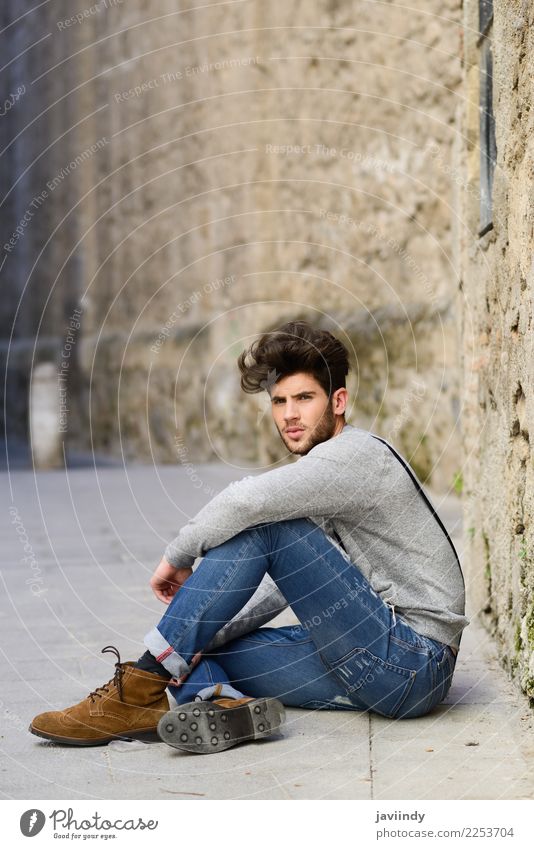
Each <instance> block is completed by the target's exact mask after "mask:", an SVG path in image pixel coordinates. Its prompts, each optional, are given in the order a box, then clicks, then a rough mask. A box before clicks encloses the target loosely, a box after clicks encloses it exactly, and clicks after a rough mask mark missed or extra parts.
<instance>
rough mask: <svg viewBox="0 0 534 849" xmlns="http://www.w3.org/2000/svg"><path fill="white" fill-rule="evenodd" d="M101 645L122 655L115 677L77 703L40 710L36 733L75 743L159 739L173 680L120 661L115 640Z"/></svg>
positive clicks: (116, 666)
mask: <svg viewBox="0 0 534 849" xmlns="http://www.w3.org/2000/svg"><path fill="white" fill-rule="evenodd" d="M102 651H103V652H106V651H113V652H114V653H115V654H116V656H117V658H118V661H117V663H116V664H115V675H114V676H113V678H111V679H110V681H108V683H107V684H104V686H103V687H97V688H96V690H93V692H92V693H89V695H88V696H87V697H86V698H85V699H84V700H83V701H81V702H79V703H78V704H76V705H73V706H72V707H69V708H66V709H65V710H57V711H48V712H47V713H40V714H39V715H38V716H36V717H35V719H34V720H33V721H32V723H31V724H30V727H29V730H30V731H31V732H32V734H37V736H38V737H45V738H46V739H47V740H54V742H56V743H64V744H67V745H70V746H103V745H105V744H106V743H110V742H111V741H112V740H143V739H146V740H150V739H153V740H157V734H156V729H157V726H158V721H159V719H160V718H161V717H162V716H163V715H164V714H165V713H166V712H167V711H168V710H169V700H168V698H167V694H166V692H165V690H166V688H167V685H168V683H169V682H168V681H167V680H166V679H165V678H163V677H162V676H161V675H155V674H154V673H153V672H146V671H145V670H144V669H138V668H137V667H136V665H135V663H133V662H131V661H128V662H126V663H121V659H120V655H119V652H118V651H117V649H116V648H115V647H114V646H106V648H104V649H102Z"/></svg>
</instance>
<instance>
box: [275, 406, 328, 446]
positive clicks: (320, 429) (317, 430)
mask: <svg viewBox="0 0 534 849" xmlns="http://www.w3.org/2000/svg"><path fill="white" fill-rule="evenodd" d="M335 427H336V417H335V414H334V411H333V410H332V407H331V406H330V404H329V405H328V407H327V408H326V410H325V411H324V413H323V415H322V416H321V418H320V419H319V421H318V422H317V424H316V425H315V427H314V428H310V429H309V430H308V429H307V428H306V429H305V431H304V434H303V436H302V438H301V439H300V441H299V442H292V441H289V440H288V437H287V436H286V434H285V433H283V432H282V431H279V433H280V436H281V438H282V441H283V443H284V445H285V446H286V448H287V449H288V451H290V452H291V453H292V454H307V453H308V451H311V449H312V448H314V447H315V446H316V445H319V443H321V442H325V441H326V440H327V439H331V438H332V436H333V435H334V430H335Z"/></svg>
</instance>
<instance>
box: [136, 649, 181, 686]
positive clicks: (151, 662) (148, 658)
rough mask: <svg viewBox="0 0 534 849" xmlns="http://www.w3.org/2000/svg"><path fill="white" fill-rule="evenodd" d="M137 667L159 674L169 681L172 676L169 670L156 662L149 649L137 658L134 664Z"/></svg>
mask: <svg viewBox="0 0 534 849" xmlns="http://www.w3.org/2000/svg"><path fill="white" fill-rule="evenodd" d="M135 665H136V666H137V668H138V669H144V670H145V672H155V674H156V675H161V677H162V678H166V679H167V681H169V680H170V679H171V678H172V675H171V673H170V672H168V671H167V670H166V669H165V667H164V666H163V665H162V664H161V663H158V661H157V660H156V658H155V657H154V655H153V654H150V652H149V651H146V652H145V653H144V654H143V655H141V657H140V658H139V660H138V661H137V662H136V664H135Z"/></svg>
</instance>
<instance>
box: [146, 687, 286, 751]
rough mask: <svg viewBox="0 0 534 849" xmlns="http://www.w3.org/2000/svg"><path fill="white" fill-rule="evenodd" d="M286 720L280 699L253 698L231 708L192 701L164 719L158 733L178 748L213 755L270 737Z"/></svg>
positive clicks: (170, 712)
mask: <svg viewBox="0 0 534 849" xmlns="http://www.w3.org/2000/svg"><path fill="white" fill-rule="evenodd" d="M284 719H285V709H284V706H283V704H282V702H279V701H278V699H268V698H262V699H254V700H253V701H251V702H247V703H246V704H244V705H240V706H239V707H233V708H229V709H228V708H222V707H221V706H220V705H216V704H214V703H213V702H189V703H188V704H185V705H178V706H177V707H176V708H174V710H170V711H168V713H166V714H164V716H162V717H161V719H160V721H159V723H158V734H159V736H160V738H161V739H162V740H163V742H164V743H167V745H169V746H173V748H175V749H183V750H184V751H185V752H193V753H195V754H198V755H210V754H214V753H215V752H222V751H224V750H225V749H229V748H230V747H231V746H235V745H237V744H238V743H244V742H245V741H247V740H261V739H262V738H264V737H270V735H271V734H275V733H276V732H277V731H278V730H279V729H280V727H281V725H282V724H283V722H284Z"/></svg>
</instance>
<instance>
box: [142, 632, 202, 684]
mask: <svg viewBox="0 0 534 849" xmlns="http://www.w3.org/2000/svg"><path fill="white" fill-rule="evenodd" d="M143 642H144V644H145V646H146V648H147V649H148V650H149V652H150V654H151V655H153V656H154V657H155V658H156V660H157V661H158V663H161V665H162V666H163V667H165V669H166V670H167V672H170V673H171V675H172V676H174V678H176V679H180V678H186V677H187V676H188V675H189V673H190V672H191V669H192V666H189V664H188V663H186V662H185V660H184V659H183V657H182V655H181V654H178V652H176V651H174V649H173V647H172V646H170V645H169V643H168V642H167V640H166V639H165V638H164V637H162V635H161V634H160V632H159V631H158V629H157V628H152V630H151V631H149V632H148V634H147V635H146V636H145V639H144V641H143Z"/></svg>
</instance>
